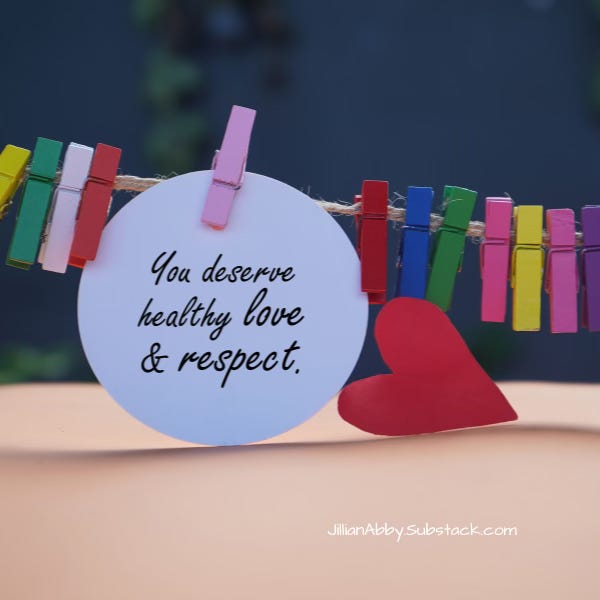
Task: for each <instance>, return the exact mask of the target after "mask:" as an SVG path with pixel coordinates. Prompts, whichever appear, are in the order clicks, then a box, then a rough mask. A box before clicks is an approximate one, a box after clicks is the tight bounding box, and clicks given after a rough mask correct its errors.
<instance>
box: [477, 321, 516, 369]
mask: <svg viewBox="0 0 600 600" xmlns="http://www.w3.org/2000/svg"><path fill="white" fill-rule="evenodd" d="M465 341H466V342H467V345H468V346H469V348H470V350H471V352H472V353H473V356H475V358H476V359H477V362H478V363H479V364H480V365H481V366H482V367H483V369H484V370H485V371H486V373H487V374H488V375H489V376H490V377H492V378H495V377H501V376H502V375H503V374H504V373H505V372H506V371H507V369H508V368H509V367H510V366H511V364H514V361H515V360H518V356H517V355H518V352H517V350H518V348H517V345H516V343H515V341H514V338H513V337H512V336H511V334H510V332H509V331H507V329H506V327H505V324H497V323H481V326H480V327H478V328H477V330H474V331H471V332H469V333H468V334H466V335H465Z"/></svg>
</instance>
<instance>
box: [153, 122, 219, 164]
mask: <svg viewBox="0 0 600 600" xmlns="http://www.w3.org/2000/svg"><path fill="white" fill-rule="evenodd" d="M207 139H208V129H207V126H206V122H205V120H204V119H203V118H202V116H200V115H199V114H198V113H196V112H177V113H171V114H166V115H160V116H158V117H157V121H156V123H155V124H154V126H153V128H152V129H151V130H150V133H149V134H148V137H147V140H146V144H147V146H146V150H147V153H148V156H149V158H150V159H151V160H152V161H153V162H154V163H155V164H156V166H157V168H159V169H160V170H161V172H163V173H185V172H187V171H193V170H194V169H195V168H196V167H197V164H196V160H197V156H198V153H199V151H200V150H201V149H202V147H203V146H204V144H205V143H206V141H207Z"/></svg>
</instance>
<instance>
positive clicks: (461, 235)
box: [425, 185, 477, 310]
mask: <svg viewBox="0 0 600 600" xmlns="http://www.w3.org/2000/svg"><path fill="white" fill-rule="evenodd" d="M476 199H477V192H473V191H471V190H466V189H464V188H459V187H455V186H452V185H447V186H446V187H445V188H444V204H445V207H446V208H445V211H444V221H443V223H442V226H441V227H440V228H439V229H438V231H437V232H436V236H435V245H434V249H433V256H432V260H431V273H430V275H429V281H428V283H427V293H426V295H425V298H426V299H427V300H429V302H433V304H437V305H438V306H439V307H440V308H441V309H442V310H448V309H449V308H450V304H451V303H452V292H453V290H454V281H455V279H456V273H457V272H458V271H460V269H461V266H462V257H463V252H464V248H465V238H466V235H467V229H468V228H469V222H470V221H471V215H472V214H473V209H474V208H475V200H476Z"/></svg>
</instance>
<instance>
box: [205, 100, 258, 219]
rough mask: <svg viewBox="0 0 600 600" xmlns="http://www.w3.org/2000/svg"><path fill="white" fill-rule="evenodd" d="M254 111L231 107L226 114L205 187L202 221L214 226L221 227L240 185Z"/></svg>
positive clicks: (241, 107) (227, 217) (227, 216)
mask: <svg viewBox="0 0 600 600" xmlns="http://www.w3.org/2000/svg"><path fill="white" fill-rule="evenodd" d="M255 116H256V111H255V110H252V109H251V108H244V107H243V106H234V107H233V108H232V109H231V114H230V115H229V121H228V122H227V128H226V129H225V135H224V136H223V143H222V144H221V149H220V150H219V151H217V152H216V154H215V157H214V159H213V164H212V168H213V169H214V173H213V179H212V183H211V184H210V187H209V188H208V194H207V196H206V202H205V203H204V210H203V211H202V222H203V223H206V224H208V225H210V226H212V227H214V228H215V229H224V228H225V226H226V225H227V220H228V219H229V212H230V211H231V205H232V204H233V198H234V196H235V193H236V191H237V190H239V189H240V188H241V187H242V181H243V179H244V170H245V168H246V159H247V157H248V147H249V146H250V136H251V134H252V126H253V125H254V117H255Z"/></svg>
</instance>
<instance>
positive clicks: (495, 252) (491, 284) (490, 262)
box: [479, 198, 513, 323]
mask: <svg viewBox="0 0 600 600" xmlns="http://www.w3.org/2000/svg"><path fill="white" fill-rule="evenodd" d="M512 213H513V203H512V200H510V199H509V198H486V199H485V237H484V240H483V243H482V244H481V246H480V251H479V258H480V269H481V320H482V321H488V322H492V323H503V322H504V320H505V318H506V288H507V283H508V266H509V263H510V229H511V224H512Z"/></svg>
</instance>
